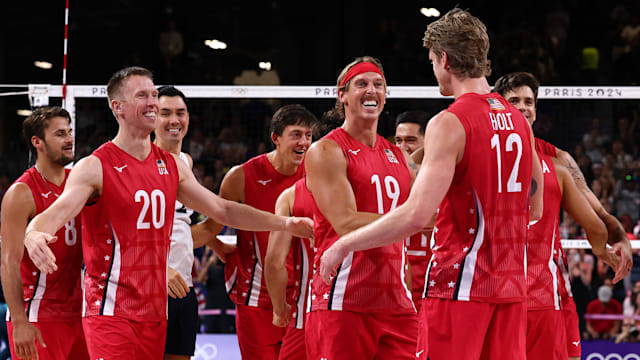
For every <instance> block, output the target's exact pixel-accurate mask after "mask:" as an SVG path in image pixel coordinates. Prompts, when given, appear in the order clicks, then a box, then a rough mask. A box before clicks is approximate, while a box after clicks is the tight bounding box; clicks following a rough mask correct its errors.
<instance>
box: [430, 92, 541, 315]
mask: <svg viewBox="0 0 640 360" xmlns="http://www.w3.org/2000/svg"><path fill="white" fill-rule="evenodd" d="M448 111H449V112H451V113H452V114H454V115H456V116H457V118H458V119H459V120H460V123H461V124H462V126H463V127H464V130H465V133H466V139H465V147H464V154H463V157H462V159H461V161H460V163H459V164H457V165H456V168H455V174H454V177H453V180H452V183H451V186H450V188H449V190H448V192H447V194H446V195H445V197H444V199H443V201H442V203H441V204H440V206H439V208H438V215H437V219H436V225H435V228H434V233H435V235H434V238H435V246H434V248H433V253H434V255H435V256H434V257H433V258H432V261H431V263H430V264H429V269H428V271H427V279H426V281H427V285H426V286H425V295H426V296H429V297H438V298H445V299H454V300H464V301H468V300H474V301H484V302H514V301H523V300H524V299H525V296H526V288H525V286H526V285H525V284H526V282H525V271H524V270H525V269H524V261H525V259H524V256H525V239H526V228H527V223H528V220H529V219H528V218H529V207H528V203H529V191H530V187H531V169H532V167H531V166H532V163H531V159H532V154H531V137H530V136H531V135H530V127H529V125H528V123H527V122H526V120H525V118H524V117H523V116H522V114H521V113H520V111H518V110H517V109H516V108H515V107H513V106H512V105H511V104H509V103H508V102H507V101H506V100H504V99H503V98H502V97H501V96H500V95H499V94H496V93H490V94H485V95H480V94H475V93H467V94H464V95H462V96H460V97H459V98H458V99H456V101H455V102H454V103H453V104H452V105H451V106H449V108H448Z"/></svg>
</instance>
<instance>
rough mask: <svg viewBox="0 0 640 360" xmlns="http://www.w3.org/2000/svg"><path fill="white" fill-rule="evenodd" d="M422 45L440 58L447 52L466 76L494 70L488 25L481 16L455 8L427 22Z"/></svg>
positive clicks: (455, 67)
mask: <svg viewBox="0 0 640 360" xmlns="http://www.w3.org/2000/svg"><path fill="white" fill-rule="evenodd" d="M422 41H423V43H422V45H423V46H424V47H425V48H427V49H431V51H433V53H434V54H435V55H436V56H437V57H438V59H440V57H441V56H442V52H445V53H447V59H448V60H449V66H451V69H452V70H453V72H454V73H455V74H456V75H458V76H459V77H462V78H477V77H481V76H486V75H489V74H490V73H491V67H490V66H491V62H490V61H489V59H487V55H488V54H489V35H487V27H486V26H485V25H484V24H483V23H482V21H480V19H478V18H477V17H475V16H473V15H471V14H470V13H468V12H467V11H464V10H462V9H460V8H457V7H456V8H454V9H452V10H450V11H449V12H447V13H446V14H444V16H443V17H441V18H440V19H438V20H436V21H434V22H432V23H431V24H429V26H427V31H425V33H424V38H423V39H422Z"/></svg>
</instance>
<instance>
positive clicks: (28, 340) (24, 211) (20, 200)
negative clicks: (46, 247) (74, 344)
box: [0, 183, 43, 359]
mask: <svg viewBox="0 0 640 360" xmlns="http://www.w3.org/2000/svg"><path fill="white" fill-rule="evenodd" d="M35 212H36V206H35V203H34V201H33V196H32V195H31V190H30V189H29V187H28V186H27V185H26V184H22V183H16V184H14V185H12V186H11V187H10V188H9V190H7V193H6V194H5V196H4V198H3V200H2V210H1V211H0V213H1V214H2V220H1V221H0V223H1V224H2V229H0V237H1V238H2V242H0V244H1V247H2V266H1V267H0V271H1V276H2V289H3V291H4V297H5V299H6V302H7V306H8V307H9V311H10V312H11V321H12V323H13V333H12V334H8V335H9V336H11V337H13V340H14V350H15V351H16V355H17V356H18V357H20V358H28V359H31V357H32V356H34V357H35V356H36V355H37V349H36V345H35V339H36V338H38V340H39V342H40V344H42V343H43V342H42V337H41V335H40V331H39V330H38V328H36V327H35V325H33V324H31V323H30V322H29V319H28V318H27V316H26V313H25V311H24V300H23V298H24V294H23V284H22V278H21V276H20V264H21V263H22V256H23V254H24V233H25V229H26V227H27V223H28V222H29V218H31V217H32V216H33V215H34V214H35Z"/></svg>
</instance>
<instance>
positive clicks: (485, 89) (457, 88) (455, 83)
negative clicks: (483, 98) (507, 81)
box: [451, 76, 491, 99]
mask: <svg viewBox="0 0 640 360" xmlns="http://www.w3.org/2000/svg"><path fill="white" fill-rule="evenodd" d="M451 81H452V84H451V86H452V88H453V97H454V98H456V99H457V98H458V97H460V96H462V95H464V94H467V93H476V94H480V95H484V94H488V93H490V92H491V86H489V83H488V82H487V78H486V77H484V76H482V77H479V78H466V79H462V80H460V79H458V78H457V77H455V76H453V77H452V79H451Z"/></svg>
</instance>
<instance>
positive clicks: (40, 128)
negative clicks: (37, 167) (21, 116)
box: [22, 106, 71, 156]
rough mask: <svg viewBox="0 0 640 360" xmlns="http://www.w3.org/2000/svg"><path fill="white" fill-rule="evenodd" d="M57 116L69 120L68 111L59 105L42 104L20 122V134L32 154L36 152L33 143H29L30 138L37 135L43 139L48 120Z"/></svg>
mask: <svg viewBox="0 0 640 360" xmlns="http://www.w3.org/2000/svg"><path fill="white" fill-rule="evenodd" d="M58 116H59V117H63V118H66V119H67V120H69V122H71V116H69V112H68V111H67V110H65V109H63V108H61V107H59V106H43V107H40V108H37V109H35V110H33V112H32V113H31V115H29V116H28V117H27V118H26V119H25V120H24V121H23V122H22V136H23V137H24V140H25V141H26V142H27V145H28V146H29V150H31V151H32V152H33V153H34V154H37V152H36V149H35V148H34V147H33V144H31V138H32V137H34V136H37V137H39V138H40V139H42V140H44V130H45V129H46V128H48V127H49V120H51V119H53V118H54V117H58ZM36 156H37V155H36Z"/></svg>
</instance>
